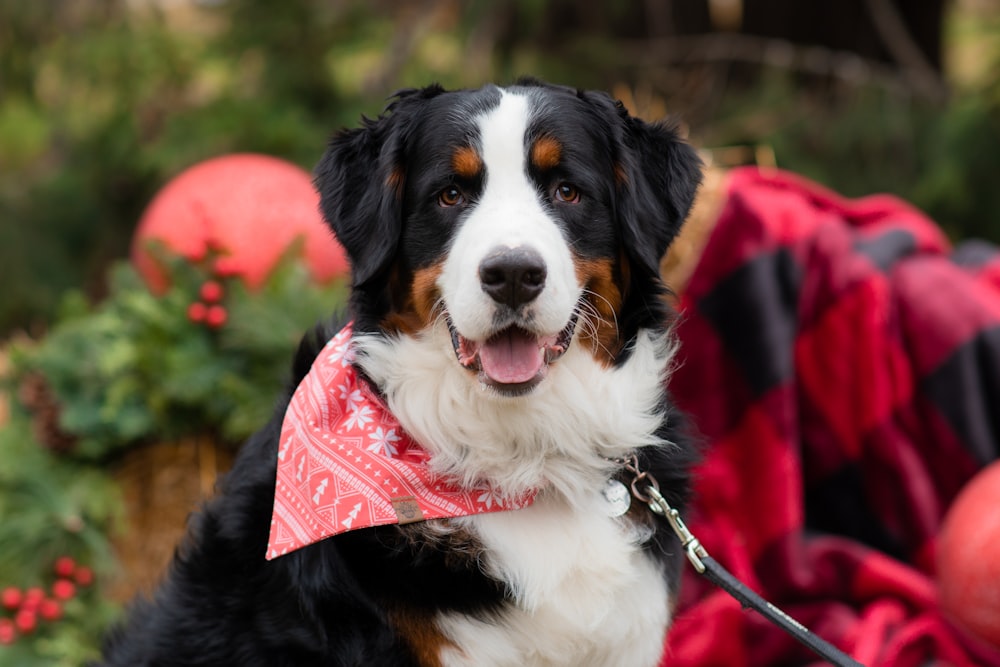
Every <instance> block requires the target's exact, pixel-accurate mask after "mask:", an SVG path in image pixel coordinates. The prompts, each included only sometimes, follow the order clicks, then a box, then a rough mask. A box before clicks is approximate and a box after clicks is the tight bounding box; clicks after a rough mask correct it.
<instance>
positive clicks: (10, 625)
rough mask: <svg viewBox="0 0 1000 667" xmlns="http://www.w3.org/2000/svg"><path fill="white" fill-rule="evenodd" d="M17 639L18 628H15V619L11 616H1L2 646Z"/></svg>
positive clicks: (0, 641) (0, 632) (0, 634)
mask: <svg viewBox="0 0 1000 667" xmlns="http://www.w3.org/2000/svg"><path fill="white" fill-rule="evenodd" d="M15 639H17V630H16V629H15V628H14V621H12V620H10V619H9V618H0V646H10V645H11V644H13V643H14V640H15Z"/></svg>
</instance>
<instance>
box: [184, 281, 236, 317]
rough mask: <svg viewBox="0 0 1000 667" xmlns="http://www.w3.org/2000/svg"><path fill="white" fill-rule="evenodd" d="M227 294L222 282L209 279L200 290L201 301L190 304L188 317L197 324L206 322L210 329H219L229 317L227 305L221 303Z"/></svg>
mask: <svg viewBox="0 0 1000 667" xmlns="http://www.w3.org/2000/svg"><path fill="white" fill-rule="evenodd" d="M224 295H225V290H224V289H223V288H222V283H220V282H218V281H216V280H207V281H205V283H204V284H203V285H202V286H201V290H199V296H200V297H201V301H195V302H194V303H192V304H191V305H190V306H188V311H187V316H188V319H189V320H191V321H192V322H194V323H195V324H204V325H205V326H207V327H208V328H210V329H218V328H219V327H221V326H222V325H223V324H225V323H226V320H227V319H228V318H229V313H228V312H227V311H226V308H225V306H223V305H222V304H221V303H219V302H220V301H221V300H222V297H223V296H224Z"/></svg>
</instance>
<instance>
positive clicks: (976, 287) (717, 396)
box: [663, 168, 1000, 667]
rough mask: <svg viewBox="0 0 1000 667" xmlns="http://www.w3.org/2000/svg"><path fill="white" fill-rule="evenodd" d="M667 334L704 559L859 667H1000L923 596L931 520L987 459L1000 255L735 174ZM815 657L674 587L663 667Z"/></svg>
mask: <svg viewBox="0 0 1000 667" xmlns="http://www.w3.org/2000/svg"><path fill="white" fill-rule="evenodd" d="M678 332H679V335H680V338H681V343H682V345H681V362H680V363H679V364H678V368H677V371H676V372H675V373H674V375H673V377H672V380H671V389H672V392H673V394H674V396H675V397H676V399H677V400H678V402H679V403H680V404H681V407H682V408H684V409H685V410H686V411H687V412H688V413H689V414H691V416H692V418H693V421H694V423H695V426H696V428H697V430H698V432H699V433H700V435H701V436H702V438H703V440H704V442H705V459H704V461H703V464H702V465H701V467H700V469H699V471H698V475H697V482H696V491H697V494H696V501H695V506H694V509H693V515H692V516H691V520H690V521H689V522H688V523H689V525H690V526H691V528H692V530H693V531H694V532H695V534H696V535H698V537H699V538H700V540H701V541H702V543H703V544H704V545H705V547H706V548H707V549H708V551H709V553H710V554H712V556H713V557H714V558H715V559H716V560H718V561H720V562H721V563H722V564H723V565H725V566H726V567H727V568H729V569H730V570H731V571H732V572H733V573H734V574H735V575H736V576H738V577H740V578H741V579H742V580H743V581H744V582H746V583H747V584H748V585H749V586H751V587H752V588H754V589H755V590H756V591H758V592H760V593H761V594H763V595H764V596H765V597H766V598H768V599H769V600H770V601H771V602H773V603H775V604H777V605H778V606H779V607H781V608H783V609H784V610H785V611H787V612H788V613H789V614H791V615H792V616H793V617H795V618H796V619H797V620H799V621H801V622H802V623H804V624H805V625H807V626H809V627H810V628H811V629H812V630H814V631H815V632H817V633H818V634H820V635H821V636H823V637H824V638H826V639H827V640H829V641H831V642H832V643H833V644H835V645H837V646H838V647H840V648H842V649H844V650H845V651H847V652H848V653H850V654H852V655H853V656H854V657H855V658H856V659H858V660H859V661H861V662H862V663H864V664H866V665H869V666H870V667H876V666H884V667H918V666H923V665H954V666H957V667H965V666H970V667H971V666H972V665H1000V650H997V649H994V648H991V647H987V646H985V645H983V644H981V643H979V642H978V641H977V640H976V639H974V638H972V637H970V636H968V635H967V634H966V633H965V632H963V631H962V630H961V629H960V628H958V627H955V626H954V625H952V624H950V623H949V622H948V620H947V619H946V618H945V616H944V614H943V613H942V612H941V610H940V609H939V607H938V605H937V592H936V590H935V584H934V572H935V567H936V562H935V536H936V534H937V532H938V530H939V528H940V525H941V521H942V518H943V516H944V513H945V512H946V511H947V509H948V506H949V503H950V502H951V501H952V499H953V498H954V497H955V495H956V494H957V493H958V491H959V490H960V489H961V488H962V486H963V484H965V483H966V482H967V481H968V480H969V479H970V478H971V477H972V476H973V475H974V474H975V473H976V472H977V471H978V470H979V469H980V468H982V467H983V466H984V465H985V464H986V463H988V462H990V461H991V460H993V459H995V458H997V456H998V447H1000V252H998V250H997V248H995V247H993V246H990V245H988V244H985V243H981V242H976V243H966V244H962V245H960V246H959V247H958V248H953V247H952V246H951V245H950V244H949V242H948V240H947V239H946V237H945V236H944V234H943V233H942V232H941V231H940V229H939V228H938V227H937V226H936V225H935V224H934V223H933V222H932V221H930V220H929V219H928V218H926V217H925V216H924V215H922V214H921V213H920V212H919V211H917V210H915V209H914V208H912V207H910V206H908V205H907V204H905V203H904V202H901V201H899V200H898V199H895V198H892V197H888V196H873V197H867V198H864V199H859V200H848V199H845V198H842V197H840V196H837V195H836V194H834V193H832V192H829V191H827V190H825V189H824V188H822V187H820V186H818V185H816V184H814V183H811V182H808V181H806V180H805V179H802V178H800V177H796V176H794V175H791V174H788V173H785V172H781V171H777V170H771V171H762V170H760V171H759V170H756V169H749V168H748V169H741V170H736V171H734V172H732V173H731V174H730V175H729V180H728V187H727V193H726V200H725V204H724V206H723V210H722V212H721V214H720V217H719V219H718V222H717V225H716V227H715V228H714V230H713V232H712V235H711V237H710V239H709V241H708V244H707V246H706V248H705V251H704V253H703V256H702V258H701V259H700V261H699V265H698V266H697V268H696V270H695V272H694V274H693V276H692V278H691V281H690V283H689V285H688V287H687V289H686V290H685V292H684V294H683V296H682V297H681V318H680V323H679V326H678ZM998 511H1000V510H998ZM997 554H1000V551H998V552H997ZM997 554H994V556H993V557H997ZM816 660H817V658H816V657H815V656H813V655H811V654H810V653H808V651H807V650H806V649H804V648H802V647H801V646H800V645H799V644H797V643H796V642H795V641H794V640H792V639H790V638H789V637H787V636H786V635H785V634H784V633H782V632H781V631H780V630H778V629H776V628H772V627H770V626H768V624H767V622H766V621H764V620H763V619H762V618H761V617H760V616H759V615H756V614H753V613H751V612H747V611H743V610H741V609H740V606H739V604H738V603H737V602H736V601H735V600H733V599H731V598H729V597H728V596H727V595H726V594H725V593H724V592H722V591H720V590H717V589H713V588H712V587H711V585H710V584H709V583H708V582H706V581H704V580H701V579H700V578H698V576H697V575H695V574H693V572H692V571H691V570H690V568H689V569H688V570H686V571H685V581H684V585H683V587H682V594H681V600H680V602H679V606H678V611H677V618H676V622H675V624H674V627H673V629H672V631H671V633H670V637H669V639H668V649H667V655H666V658H665V661H664V663H663V664H664V665H670V666H671V667H709V666H715V665H718V666H720V667H721V666H726V667H741V666H745V667H753V666H765V665H808V664H812V663H814V662H815V661H816Z"/></svg>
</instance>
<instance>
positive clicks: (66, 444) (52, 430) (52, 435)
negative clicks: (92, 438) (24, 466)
mask: <svg viewBox="0 0 1000 667" xmlns="http://www.w3.org/2000/svg"><path fill="white" fill-rule="evenodd" d="M18 399H20V401H21V404H22V405H23V406H24V407H25V408H27V410H28V411H29V412H30V413H31V425H32V431H33V432H34V435H35V438H36V439H37V440H38V442H39V443H41V444H42V445H43V446H44V447H45V448H46V449H49V450H51V451H53V452H55V453H57V454H64V453H68V452H71V451H72V450H73V449H74V448H75V447H76V443H77V438H76V437H75V436H73V435H70V434H68V433H66V432H65V431H63V430H62V429H61V428H60V427H59V403H58V402H57V401H56V397H55V395H54V394H53V393H52V390H51V389H50V388H49V383H48V382H47V381H46V379H45V376H44V375H42V374H41V373H29V374H28V375H26V376H25V377H24V379H23V380H22V381H21V386H20V387H19V388H18Z"/></svg>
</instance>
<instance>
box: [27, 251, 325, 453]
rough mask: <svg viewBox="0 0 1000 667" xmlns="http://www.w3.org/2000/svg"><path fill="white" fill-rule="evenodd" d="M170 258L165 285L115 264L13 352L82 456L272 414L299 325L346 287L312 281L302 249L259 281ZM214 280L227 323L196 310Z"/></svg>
mask: <svg viewBox="0 0 1000 667" xmlns="http://www.w3.org/2000/svg"><path fill="white" fill-rule="evenodd" d="M164 261H165V263H166V264H167V265H168V266H169V274H170V275H171V276H172V284H171V286H170V288H169V289H168V290H167V292H166V293H165V294H163V295H154V294H153V293H151V292H150V291H149V289H148V288H147V287H146V285H145V283H143V281H142V279H141V278H140V277H139V276H138V274H137V273H136V272H135V270H134V269H133V268H132V267H131V265H129V264H127V263H124V262H122V263H118V264H116V265H114V267H113V270H112V273H111V278H110V292H109V295H108V297H107V298H106V299H105V300H104V301H103V302H101V303H100V304H99V305H97V306H96V307H94V308H86V307H84V308H81V302H82V301H83V299H82V297H81V296H80V295H79V294H75V295H72V296H70V297H69V298H68V299H67V301H66V303H65V304H64V307H63V313H64V319H62V320H61V321H59V322H58V323H57V324H56V325H55V326H54V327H53V328H52V330H51V332H50V333H49V335H48V336H46V337H45V338H44V339H43V340H42V341H40V342H39V343H38V344H37V345H35V346H30V347H20V348H15V349H14V350H13V351H12V359H13V361H14V364H15V367H16V368H17V369H18V373H19V374H20V375H21V376H22V377H23V376H24V375H26V374H27V373H29V372H39V373H41V374H42V376H43V377H44V378H45V381H46V382H47V385H48V387H49V388H50V389H51V391H52V392H53V394H54V397H55V398H56V400H57V403H58V405H59V407H60V413H59V419H60V420H59V426H60V428H61V429H62V431H64V432H65V433H67V434H70V435H71V436H74V437H76V438H78V439H79V440H78V443H77V445H76V448H75V450H74V451H75V453H76V454H77V455H79V456H81V457H85V458H91V459H99V458H102V457H106V456H108V455H109V454H113V453H114V452H116V451H119V450H121V449H123V448H126V447H129V446H132V445H134V444H136V443H139V442H143V441H148V440H149V439H151V438H157V439H161V440H165V439H175V438H179V437H182V436H185V435H194V434H203V433H205V432H206V431H208V432H214V433H217V434H218V435H219V436H220V437H222V438H223V439H225V440H226V441H229V442H233V443H236V442H239V441H241V440H243V439H244V438H246V437H247V436H248V435H250V433H251V432H253V431H254V430H255V429H257V428H259V427H260V426H261V425H262V424H263V423H264V421H266V419H267V418H268V417H269V415H270V413H271V410H272V407H273V404H274V401H275V400H276V397H277V396H278V394H279V392H280V391H281V390H282V388H283V386H284V383H285V382H286V381H287V378H288V372H289V363H290V359H291V354H292V351H293V350H294V349H295V346H296V345H297V343H298V341H299V339H300V338H301V336H302V334H303V332H304V331H305V330H306V329H308V328H309V327H310V326H313V325H314V324H316V323H317V322H318V321H319V319H320V318H321V317H325V316H326V315H328V314H329V313H330V312H331V311H332V310H333V309H334V308H336V307H337V306H338V304H340V303H341V300H342V294H343V289H342V286H341V285H338V284H332V285H328V286H317V285H315V284H314V283H313V281H312V279H311V277H310V275H309V272H308V270H307V269H306V268H305V266H304V265H303V264H302V262H301V261H300V260H299V259H298V258H297V256H296V254H295V252H294V249H293V250H292V251H289V253H288V254H287V256H286V257H285V258H284V259H283V260H282V261H281V262H280V263H279V265H278V267H277V268H276V269H275V270H274V272H273V273H272V274H271V275H270V276H269V278H268V280H267V281H266V284H265V285H264V286H263V287H262V288H261V289H260V290H259V291H256V292H251V291H249V290H248V289H247V288H246V287H245V286H244V285H243V283H242V282H241V281H240V280H239V279H236V278H228V279H225V278H220V277H218V276H215V275H213V274H212V273H211V271H210V269H209V268H208V264H209V262H206V263H205V264H199V265H192V264H190V263H188V262H186V261H183V260H179V259H177V258H167V257H166V256H164ZM207 281H215V282H218V283H219V284H220V285H221V286H222V287H223V294H224V296H223V301H222V302H221V303H219V304H218V305H217V307H218V308H220V309H221V311H222V312H225V313H226V321H225V324H224V325H222V326H217V327H213V326H210V325H208V324H206V323H205V322H203V321H193V320H192V317H191V316H190V313H189V308H190V307H191V306H192V304H193V303H195V302H197V301H198V298H199V297H198V294H199V290H200V288H201V286H202V285H203V284H205V283H206V282H207Z"/></svg>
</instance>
